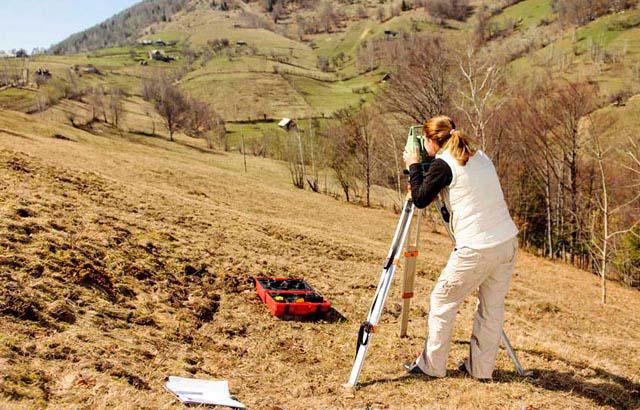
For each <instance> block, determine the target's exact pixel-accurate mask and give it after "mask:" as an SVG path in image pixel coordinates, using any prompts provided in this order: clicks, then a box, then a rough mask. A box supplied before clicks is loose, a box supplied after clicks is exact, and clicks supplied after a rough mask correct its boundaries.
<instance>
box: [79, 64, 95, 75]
mask: <svg viewBox="0 0 640 410" xmlns="http://www.w3.org/2000/svg"><path fill="white" fill-rule="evenodd" d="M80 71H81V72H82V73H83V74H100V71H99V70H98V69H97V68H96V67H95V66H92V65H88V66H86V67H82V68H81V69H80Z"/></svg>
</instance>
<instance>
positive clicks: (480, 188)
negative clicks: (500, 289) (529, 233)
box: [436, 150, 518, 249]
mask: <svg viewBox="0 0 640 410" xmlns="http://www.w3.org/2000/svg"><path fill="white" fill-rule="evenodd" d="M436 157H437V158H441V159H443V160H444V161H445V162H446V163H447V165H449V167H450V168H451V173H452V174H453V179H452V180H451V184H449V186H448V187H447V188H445V189H443V190H442V194H443V197H444V202H445V204H446V206H447V208H448V209H449V211H450V213H451V216H450V220H449V226H450V228H451V231H452V233H453V235H454V237H455V239H456V247H459V248H460V247H464V246H466V247H469V248H472V249H486V248H491V247H494V246H496V245H499V244H501V243H504V242H506V241H508V240H510V239H512V238H514V237H515V236H516V235H517V234H518V229H517V228H516V225H515V224H514V223H513V220H512V219H511V216H510V215H509V209H508V208H507V204H506V202H505V201H504V195H503V194H502V188H501V187H500V181H499V180H498V174H497V172H496V169H495V167H494V166H493V162H491V159H490V158H489V157H488V156H487V155H486V154H485V153H484V152H482V151H477V152H476V154H475V155H473V156H472V157H470V158H469V161H468V162H467V164H466V165H465V166H462V165H460V164H459V163H458V161H457V160H456V159H455V158H453V156H452V155H451V153H450V152H449V150H446V151H443V152H441V153H440V154H438V155H436Z"/></svg>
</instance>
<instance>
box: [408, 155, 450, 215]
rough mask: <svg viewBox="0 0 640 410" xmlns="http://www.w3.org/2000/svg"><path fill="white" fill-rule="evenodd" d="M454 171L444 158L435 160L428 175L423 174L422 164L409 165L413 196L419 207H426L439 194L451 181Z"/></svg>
mask: <svg viewBox="0 0 640 410" xmlns="http://www.w3.org/2000/svg"><path fill="white" fill-rule="evenodd" d="M452 179H453V173H452V172H451V168H450V167H449V165H448V164H447V163H446V162H445V161H444V160H442V159H440V158H437V159H435V160H434V161H433V163H432V164H431V166H430V167H429V170H428V171H427V174H426V175H424V176H423V175H422V170H421V167H420V164H413V165H411V166H410V167H409V182H410V184H411V197H412V198H413V203H414V204H415V206H416V207H417V208H420V209H422V208H426V207H427V206H428V205H429V204H430V203H431V202H433V200H434V199H435V198H436V196H438V194H439V193H440V191H441V190H442V188H445V187H446V186H448V185H449V184H450V183H451V180H452Z"/></svg>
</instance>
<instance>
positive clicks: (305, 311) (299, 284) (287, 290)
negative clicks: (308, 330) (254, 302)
mask: <svg viewBox="0 0 640 410" xmlns="http://www.w3.org/2000/svg"><path fill="white" fill-rule="evenodd" d="M255 284H256V292H257V293H258V297H260V300H262V302H263V303H264V304H266V305H267V307H268V308H269V310H270V311H271V314H272V315H273V316H276V317H289V316H300V317H304V316H310V315H315V314H323V313H326V312H328V311H329V308H330V307H331V304H330V303H329V301H328V300H326V299H325V298H324V297H323V296H322V295H321V294H319V293H318V292H316V290H315V289H313V288H312V287H311V285H309V284H308V283H307V282H306V281H304V280H303V279H300V278H255Z"/></svg>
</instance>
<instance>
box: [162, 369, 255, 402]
mask: <svg viewBox="0 0 640 410" xmlns="http://www.w3.org/2000/svg"><path fill="white" fill-rule="evenodd" d="M164 387H165V389H167V390H168V391H170V392H171V393H173V394H175V395H176V396H178V399H180V401H181V402H183V403H185V404H215V405H218V406H227V407H234V408H238V409H244V408H245V407H244V404H242V403H240V402H239V401H237V400H234V399H232V398H231V394H230V393H229V383H227V381H226V380H221V381H214V380H198V379H188V378H185V377H176V376H169V381H167V384H165V386H164Z"/></svg>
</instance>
